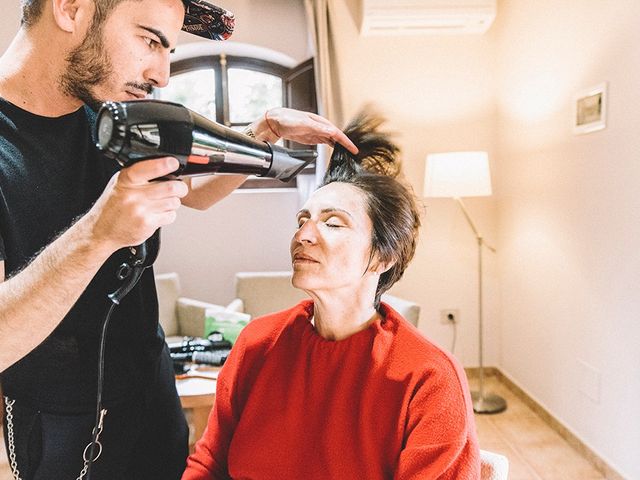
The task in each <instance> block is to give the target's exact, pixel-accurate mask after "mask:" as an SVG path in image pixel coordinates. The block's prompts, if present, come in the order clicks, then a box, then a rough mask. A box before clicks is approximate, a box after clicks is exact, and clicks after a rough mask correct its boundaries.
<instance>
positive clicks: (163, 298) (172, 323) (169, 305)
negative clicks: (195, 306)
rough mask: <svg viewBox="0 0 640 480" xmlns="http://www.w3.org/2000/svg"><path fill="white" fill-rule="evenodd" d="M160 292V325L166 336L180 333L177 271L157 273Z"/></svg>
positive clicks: (158, 290) (157, 287)
mask: <svg viewBox="0 0 640 480" xmlns="http://www.w3.org/2000/svg"><path fill="white" fill-rule="evenodd" d="M156 290H157V292H158V314H159V320H160V325H162V329H163V330H164V333H165V335H166V336H168V337H170V336H174V335H180V327H179V324H178V317H177V315H176V303H177V301H178V297H179V296H180V279H179V278H178V274H177V273H159V274H158V275H156Z"/></svg>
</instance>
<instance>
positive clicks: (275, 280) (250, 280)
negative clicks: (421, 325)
mask: <svg viewBox="0 0 640 480" xmlns="http://www.w3.org/2000/svg"><path fill="white" fill-rule="evenodd" d="M235 283H236V297H237V298H236V300H234V303H235V304H236V305H239V307H238V308H240V309H241V310H240V311H243V312H244V313H248V314H250V315H251V318H254V317H259V316H260V315H265V314H267V313H271V312H277V311H279V310H284V309H286V308H289V307H292V306H293V305H295V304H296V303H298V302H299V301H300V300H303V299H305V298H308V297H307V294H306V293H304V292H303V291H302V290H298V289H297V288H294V287H293V286H292V285H291V272H238V273H236V278H235ZM382 301H383V302H386V303H388V304H389V305H390V306H391V307H392V308H393V309H395V310H396V311H397V312H398V313H400V314H401V315H402V316H403V317H404V318H406V319H407V320H408V321H409V322H411V323H412V324H413V325H415V326H417V325H418V318H419V317H420V305H418V304H417V303H415V302H412V301H409V300H404V299H402V298H398V297H394V296H393V295H389V294H384V295H382Z"/></svg>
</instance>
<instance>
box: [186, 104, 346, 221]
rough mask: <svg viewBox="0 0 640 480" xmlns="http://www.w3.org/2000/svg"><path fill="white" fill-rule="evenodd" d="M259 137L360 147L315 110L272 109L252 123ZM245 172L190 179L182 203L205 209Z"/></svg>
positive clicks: (239, 182) (216, 200) (238, 184)
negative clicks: (187, 191) (313, 111)
mask: <svg viewBox="0 0 640 480" xmlns="http://www.w3.org/2000/svg"><path fill="white" fill-rule="evenodd" d="M250 128H251V130H252V131H253V133H254V134H255V137H256V139H257V140H261V141H263V142H271V143H275V142H277V141H278V140H279V139H280V138H284V139H285V140H293V141H295V142H298V143H303V144H306V145H317V144H319V143H326V144H329V145H335V144H336V143H340V144H341V145H343V146H345V147H346V148H347V149H348V150H349V151H351V152H352V153H357V152H358V149H357V148H356V146H355V145H354V144H353V143H352V142H351V140H349V138H348V137H347V136H346V135H345V134H344V132H343V131H342V130H340V129H339V128H338V127H336V126H335V125H333V124H332V123H331V122H330V121H329V120H327V119H326V118H323V117H321V116H320V115H316V114H315V113H309V112H303V111H300V110H293V109H291V108H272V109H271V110H269V111H268V112H267V113H266V114H265V115H264V116H262V117H260V119H258V120H256V121H255V122H253V123H252V124H251V125H250ZM246 178H247V177H246V176H244V175H220V176H218V175H211V176H208V177H198V178H193V179H187V180H186V183H187V185H188V186H189V193H188V194H187V196H186V197H185V198H183V200H182V204H183V205H186V206H187V207H191V208H195V209H198V210H206V209H207V208H209V207H210V206H211V205H214V204H215V203H217V202H219V201H220V200H222V199H223V198H224V197H226V196H227V195H229V194H230V193H231V192H233V191H234V190H235V189H236V188H238V187H239V186H240V185H242V183H243V182H244V181H245V180H246Z"/></svg>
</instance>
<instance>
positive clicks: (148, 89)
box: [125, 82, 153, 95]
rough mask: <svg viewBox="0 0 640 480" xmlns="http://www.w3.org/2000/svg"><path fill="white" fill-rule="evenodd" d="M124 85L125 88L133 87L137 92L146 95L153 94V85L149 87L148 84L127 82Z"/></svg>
mask: <svg viewBox="0 0 640 480" xmlns="http://www.w3.org/2000/svg"><path fill="white" fill-rule="evenodd" d="M125 85H126V86H127V87H133V88H135V89H137V90H142V91H143V92H145V93H146V94H147V95H151V94H152V93H153V85H151V84H150V83H137V82H127V83H126V84H125Z"/></svg>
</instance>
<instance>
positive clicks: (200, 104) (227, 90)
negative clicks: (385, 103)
mask: <svg viewBox="0 0 640 480" xmlns="http://www.w3.org/2000/svg"><path fill="white" fill-rule="evenodd" d="M232 50H233V49H232ZM236 50H237V49H236ZM238 53H240V52H235V54H232V52H228V53H223V52H219V53H214V54H202V52H200V54H198V52H196V54H195V55H188V54H187V55H182V56H181V57H176V58H174V60H173V61H172V63H171V80H170V82H169V85H168V86H167V87H166V88H163V89H159V90H157V91H156V92H157V93H156V98H159V99H162V100H169V101H173V102H177V103H181V104H183V105H185V106H186V107H188V108H190V109H191V110H194V111H195V112H197V113H199V114H201V115H204V116H206V117H208V118H210V119H211V120H214V121H216V122H218V123H221V124H223V125H226V126H228V127H231V128H233V129H236V130H239V131H242V130H243V129H244V127H246V126H247V125H248V124H250V123H251V122H253V121H254V120H256V119H257V118H259V117H260V116H261V115H264V112H265V111H267V110H268V109H270V108H274V107H283V106H284V107H290V108H297V109H300V110H306V111H311V112H316V111H317V103H316V95H315V81H314V73H313V59H309V60H307V61H306V62H303V63H302V64H300V65H298V66H294V67H293V68H290V67H289V66H287V65H283V64H281V63H276V62H274V61H271V60H269V59H264V58H256V57H252V56H248V55H242V54H238ZM283 63H284V62H283ZM289 63H290V62H289ZM285 146H286V147H289V148H309V147H308V146H302V145H297V144H290V142H286V145H285ZM302 174H303V175H305V174H312V175H313V174H315V165H309V166H308V167H307V169H305V170H304V171H303V173H302ZM295 186H296V180H295V179H294V180H292V181H291V182H289V183H286V184H285V183H282V182H280V181H279V180H273V179H265V178H257V177H251V178H249V179H248V180H247V181H246V182H245V183H244V185H243V186H242V187H241V188H282V187H289V188H290V187H295Z"/></svg>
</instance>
